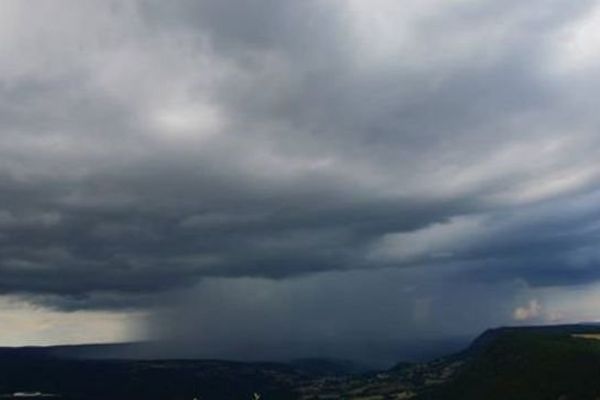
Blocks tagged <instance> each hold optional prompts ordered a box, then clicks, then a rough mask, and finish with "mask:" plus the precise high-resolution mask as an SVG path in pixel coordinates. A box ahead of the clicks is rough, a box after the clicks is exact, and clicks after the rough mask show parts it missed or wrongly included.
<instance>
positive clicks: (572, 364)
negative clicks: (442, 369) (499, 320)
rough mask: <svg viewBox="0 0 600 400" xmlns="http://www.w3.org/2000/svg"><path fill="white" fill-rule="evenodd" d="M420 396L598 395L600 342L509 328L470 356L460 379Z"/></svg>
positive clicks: (564, 398)
mask: <svg viewBox="0 0 600 400" xmlns="http://www.w3.org/2000/svg"><path fill="white" fill-rule="evenodd" d="M419 398H420V399H444V400H453V399H460V400H470V399H473V400H475V399H486V400H495V399H498V400H500V399H502V400H506V399H511V400H538V399H539V400H542V399H543V400H546V399H548V400H550V399H552V400H569V399H573V400H587V399H590V400H595V399H600V341H598V340H590V339H588V338H582V337H574V336H573V335H572V334H570V333H568V332H552V331H550V332H546V331H544V330H543V329H539V330H535V329H524V330H518V329H515V330H506V331H505V332H500V333H499V334H497V335H496V337H494V338H492V340H490V341H489V343H486V345H484V346H483V347H482V348H481V349H478V350H477V351H475V352H474V354H471V355H470V356H469V361H468V362H467V363H466V364H465V367H464V369H463V370H462V371H461V372H460V373H459V374H457V376H456V379H454V380H452V381H450V382H448V383H447V384H445V385H443V386H441V387H439V388H437V389H435V390H434V391H431V392H429V393H424V394H423V395H422V396H421V397H419Z"/></svg>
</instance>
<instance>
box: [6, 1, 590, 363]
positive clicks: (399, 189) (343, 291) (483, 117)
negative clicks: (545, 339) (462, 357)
mask: <svg viewBox="0 0 600 400" xmlns="http://www.w3.org/2000/svg"><path fill="white" fill-rule="evenodd" d="M598 27H600V2H598V1H587V0H583V1H576V2H574V1H571V0H532V1H527V2H523V1H515V0H459V1H444V0H369V1H365V0H305V1H296V0H289V1H288V0H244V1H242V0H239V1H233V0H232V1H223V0H195V1H193V0H176V1H161V0H147V1H133V0H132V1H128V0H126V1H106V0H97V1H92V0H71V1H68V0H64V1H63V0H52V1H51V0H47V1H46V0H40V1H36V2H24V1H19V0H4V1H2V2H1V3H0V54H2V57H1V58H0V292H1V293H2V294H3V296H4V297H3V300H2V307H0V324H1V325H2V330H3V332H2V334H1V335H0V340H2V343H4V344H15V343H16V344H19V343H26V344H31V343H57V342H74V341H77V342H81V341H96V340H121V339H123V338H137V337H161V338H164V337H167V338H178V339H184V340H194V341H196V343H198V345H199V347H200V348H202V346H205V348H206V349H208V348H210V349H211V352H213V353H214V355H216V356H219V355H221V354H220V353H219V352H218V349H237V348H240V349H242V348H243V349H245V350H244V351H246V350H248V349H249V348H255V349H261V350H260V351H261V352H263V351H264V353H260V354H255V355H256V356H258V357H261V356H263V355H266V354H267V353H269V351H271V350H272V349H269V346H270V345H269V344H273V347H277V346H279V347H278V348H279V349H281V348H283V349H290V352H291V353H294V354H316V353H318V354H321V353H327V354H329V353H328V350H327V349H330V348H331V346H330V345H331V344H332V343H336V344H337V345H339V346H338V347H339V348H337V347H336V350H335V353H336V354H338V353H340V354H342V353H344V351H349V350H348V349H353V351H357V352H360V351H362V350H361V349H363V348H366V347H369V346H374V345H376V344H377V343H390V342H393V341H395V340H412V339H414V338H423V337H427V338H444V337H451V336H457V335H473V334H476V333H478V332H479V331H481V330H482V329H485V328H486V327H488V326H494V325H501V324H520V323H550V322H569V321H579V320H595V319H598V318H600V311H597V308H596V307H595V306H596V305H600V295H598V294H597V292H596V286H597V283H598V280H599V279H600V268H599V262H600V247H599V246H598V241H599V239H600V185H599V183H600V164H599V163H598V159H599V158H600V113H598V102H597V99H598V93H599V90H600V28H598ZM11 318H12V319H11ZM14 318H21V319H20V321H25V322H24V323H9V324H7V323H6V321H15V319H14ZM67 320H68V321H73V322H72V323H69V325H70V326H73V327H72V328H66V327H65V321H67ZM44 324H45V325H44ZM41 327H45V328H41ZM69 329H71V333H69ZM75 331H76V334H75V333H73V332H75ZM2 343H0V344H2ZM257 343H262V345H261V346H262V347H261V346H257V347H254V346H255V345H256V344H257ZM265 343H267V344H265ZM340 343H342V344H343V345H340ZM340 346H341V347H340ZM215 349H217V350H215ZM240 351H241V350H240ZM257 351H258V350H257ZM279 351H280V350H277V352H279ZM211 354H212V353H211ZM278 354H279V353H278Z"/></svg>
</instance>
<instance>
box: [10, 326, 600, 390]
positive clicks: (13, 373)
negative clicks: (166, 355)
mask: <svg viewBox="0 0 600 400" xmlns="http://www.w3.org/2000/svg"><path fill="white" fill-rule="evenodd" d="M597 335H600V326H598V325H585V324H580V325H562V326H545V327H520V328H498V329H492V330H488V331H486V332H484V333H483V334H482V335H480V336H479V337H478V338H477V339H476V340H475V341H473V342H472V343H471V344H470V345H469V346H468V347H466V348H465V349H463V351H460V352H457V353H454V354H448V355H446V356H444V357H439V358H436V359H433V360H430V361H427V362H419V363H410V362H399V363H398V364H397V365H395V366H394V367H392V368H390V369H385V370H366V369H364V368H361V367H360V366H359V365H357V364H356V363H352V362H348V361H343V360H325V359H304V360H294V361H290V362H287V363H274V362H270V363H269V362H261V363H258V362H254V363H243V362H232V361H219V360H166V359H164V360H139V359H138V360H132V359H119V360H115V359H113V360H107V359H104V360H98V359H93V358H87V357H85V356H84V354H86V353H87V354H93V353H90V351H91V350H93V352H94V353H95V354H101V353H102V349H104V350H105V351H108V352H110V351H113V352H115V351H117V350H118V351H124V350H125V349H124V348H123V347H122V346H121V347H119V346H117V347H115V346H112V347H111V345H96V346H75V347H55V348H3V349H0V393H2V397H7V398H10V397H16V398H30V397H55V398H61V399H73V400H76V399H80V400H85V399H103V398H111V399H123V400H125V399H130V400H137V399H140V400H142V399H157V400H158V399H163V400H168V399H173V400H179V399H182V400H183V399H190V400H191V399H193V398H198V399H206V400H227V399H252V398H253V395H254V393H259V394H260V396H261V398H262V399H265V400H268V399H274V400H275V399H283V400H286V399H287V400H334V399H340V400H342V399H348V400H400V399H408V398H413V399H416V400H426V399H431V400H433V399H435V400H444V399H446V400H453V399H456V400H471V399H473V400H475V399H490V400H495V399H498V400H500V399H507V398H508V399H527V400H537V399H540V400H542V399H556V400H558V399H561V400H567V399H572V400H588V399H589V400H594V399H597V398H598V396H600V380H599V379H598V376H599V374H600V341H598V340H597V339H596V337H597ZM129 346H130V345H129Z"/></svg>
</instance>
